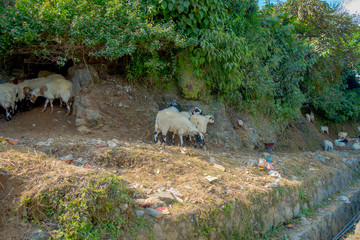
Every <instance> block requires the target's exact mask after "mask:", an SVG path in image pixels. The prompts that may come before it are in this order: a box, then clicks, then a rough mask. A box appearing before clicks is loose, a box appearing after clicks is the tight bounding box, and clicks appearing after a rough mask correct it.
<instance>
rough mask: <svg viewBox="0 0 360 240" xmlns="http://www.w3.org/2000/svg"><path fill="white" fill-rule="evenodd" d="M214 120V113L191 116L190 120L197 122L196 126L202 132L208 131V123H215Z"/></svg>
mask: <svg viewBox="0 0 360 240" xmlns="http://www.w3.org/2000/svg"><path fill="white" fill-rule="evenodd" d="M214 121H215V118H214V116H213V115H205V116H203V115H193V116H192V117H191V118H190V122H192V123H193V124H195V126H196V128H197V129H199V131H200V132H201V133H202V134H205V133H206V128H207V125H208V123H214Z"/></svg>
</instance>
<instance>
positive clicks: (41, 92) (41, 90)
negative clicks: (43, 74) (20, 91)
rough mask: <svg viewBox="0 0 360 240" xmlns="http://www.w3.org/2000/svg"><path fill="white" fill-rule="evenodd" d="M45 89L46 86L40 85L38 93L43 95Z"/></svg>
mask: <svg viewBox="0 0 360 240" xmlns="http://www.w3.org/2000/svg"><path fill="white" fill-rule="evenodd" d="M47 90H48V88H47V87H46V86H42V87H41V88H40V94H41V95H44V93H45V91H47Z"/></svg>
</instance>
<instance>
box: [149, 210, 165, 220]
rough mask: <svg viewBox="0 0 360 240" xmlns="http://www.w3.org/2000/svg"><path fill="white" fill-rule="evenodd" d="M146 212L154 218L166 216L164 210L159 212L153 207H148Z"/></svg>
mask: <svg viewBox="0 0 360 240" xmlns="http://www.w3.org/2000/svg"><path fill="white" fill-rule="evenodd" d="M145 213H146V214H147V215H149V216H150V217H153V218H161V217H163V216H164V214H163V213H162V212H159V211H158V210H156V209H152V208H146V209H145Z"/></svg>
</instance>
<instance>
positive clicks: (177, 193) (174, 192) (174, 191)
mask: <svg viewBox="0 0 360 240" xmlns="http://www.w3.org/2000/svg"><path fill="white" fill-rule="evenodd" d="M169 191H170V192H171V193H172V194H174V195H175V196H177V197H183V195H182V194H181V193H180V192H179V191H178V190H177V189H175V188H173V187H171V188H170V190H169Z"/></svg>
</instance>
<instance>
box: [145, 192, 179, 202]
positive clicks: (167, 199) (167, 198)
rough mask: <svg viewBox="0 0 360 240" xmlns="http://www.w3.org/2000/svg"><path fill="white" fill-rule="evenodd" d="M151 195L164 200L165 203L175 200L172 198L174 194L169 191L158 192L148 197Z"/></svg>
mask: <svg viewBox="0 0 360 240" xmlns="http://www.w3.org/2000/svg"><path fill="white" fill-rule="evenodd" d="M152 196H155V197H158V198H159V199H161V200H162V201H165V202H166V203H167V204H171V203H173V202H175V200H176V199H175V198H174V196H173V195H172V194H171V193H169V192H158V193H155V194H153V195H151V196H150V197H152Z"/></svg>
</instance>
